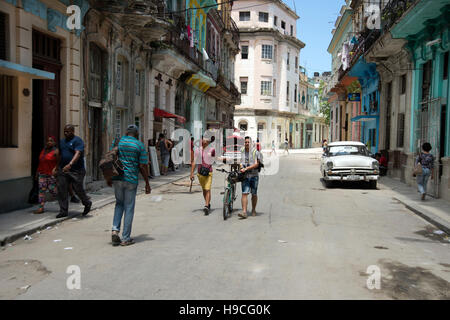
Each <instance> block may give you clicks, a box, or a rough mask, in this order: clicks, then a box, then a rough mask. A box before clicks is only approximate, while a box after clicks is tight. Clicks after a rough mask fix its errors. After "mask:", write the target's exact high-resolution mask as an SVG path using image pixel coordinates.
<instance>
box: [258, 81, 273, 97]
mask: <svg viewBox="0 0 450 320" xmlns="http://www.w3.org/2000/svg"><path fill="white" fill-rule="evenodd" d="M271 86H272V83H271V81H261V95H262V96H270V95H271V94H272V93H271V92H270V87H271Z"/></svg>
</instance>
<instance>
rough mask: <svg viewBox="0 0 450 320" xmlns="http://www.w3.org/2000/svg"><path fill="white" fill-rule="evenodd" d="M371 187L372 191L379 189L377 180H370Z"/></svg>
mask: <svg viewBox="0 0 450 320" xmlns="http://www.w3.org/2000/svg"><path fill="white" fill-rule="evenodd" d="M369 186H370V188H371V189H376V188H377V180H370V181H369Z"/></svg>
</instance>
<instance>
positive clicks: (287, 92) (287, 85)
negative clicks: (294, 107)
mask: <svg viewBox="0 0 450 320" xmlns="http://www.w3.org/2000/svg"><path fill="white" fill-rule="evenodd" d="M286 101H289V81H288V82H287V84H286Z"/></svg>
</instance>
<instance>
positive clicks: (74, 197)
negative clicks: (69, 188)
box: [70, 196, 80, 203]
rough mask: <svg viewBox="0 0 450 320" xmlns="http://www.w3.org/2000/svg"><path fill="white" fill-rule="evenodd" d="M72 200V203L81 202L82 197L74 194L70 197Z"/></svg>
mask: <svg viewBox="0 0 450 320" xmlns="http://www.w3.org/2000/svg"><path fill="white" fill-rule="evenodd" d="M70 202H72V203H80V199H78V198H77V197H76V196H72V197H71V198H70Z"/></svg>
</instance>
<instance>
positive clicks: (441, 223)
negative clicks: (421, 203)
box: [392, 197, 450, 235]
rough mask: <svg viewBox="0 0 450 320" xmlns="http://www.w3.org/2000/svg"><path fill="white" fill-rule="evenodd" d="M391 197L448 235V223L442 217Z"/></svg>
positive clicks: (449, 225) (449, 228)
mask: <svg viewBox="0 0 450 320" xmlns="http://www.w3.org/2000/svg"><path fill="white" fill-rule="evenodd" d="M392 199H394V200H397V201H399V202H400V203H402V204H403V205H404V206H405V207H406V208H407V209H409V210H411V211H412V212H414V213H415V214H417V215H418V216H419V217H421V218H423V219H425V220H426V221H428V222H429V223H431V224H432V225H434V226H435V227H437V228H439V229H440V230H442V231H444V232H445V233H447V234H448V235H450V224H449V223H448V222H446V221H445V220H444V219H442V218H440V217H437V216H436V215H435V214H432V213H430V212H426V211H425V210H421V209H419V208H417V206H415V205H411V204H408V201H405V200H402V199H401V198H398V197H393V198H392Z"/></svg>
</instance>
